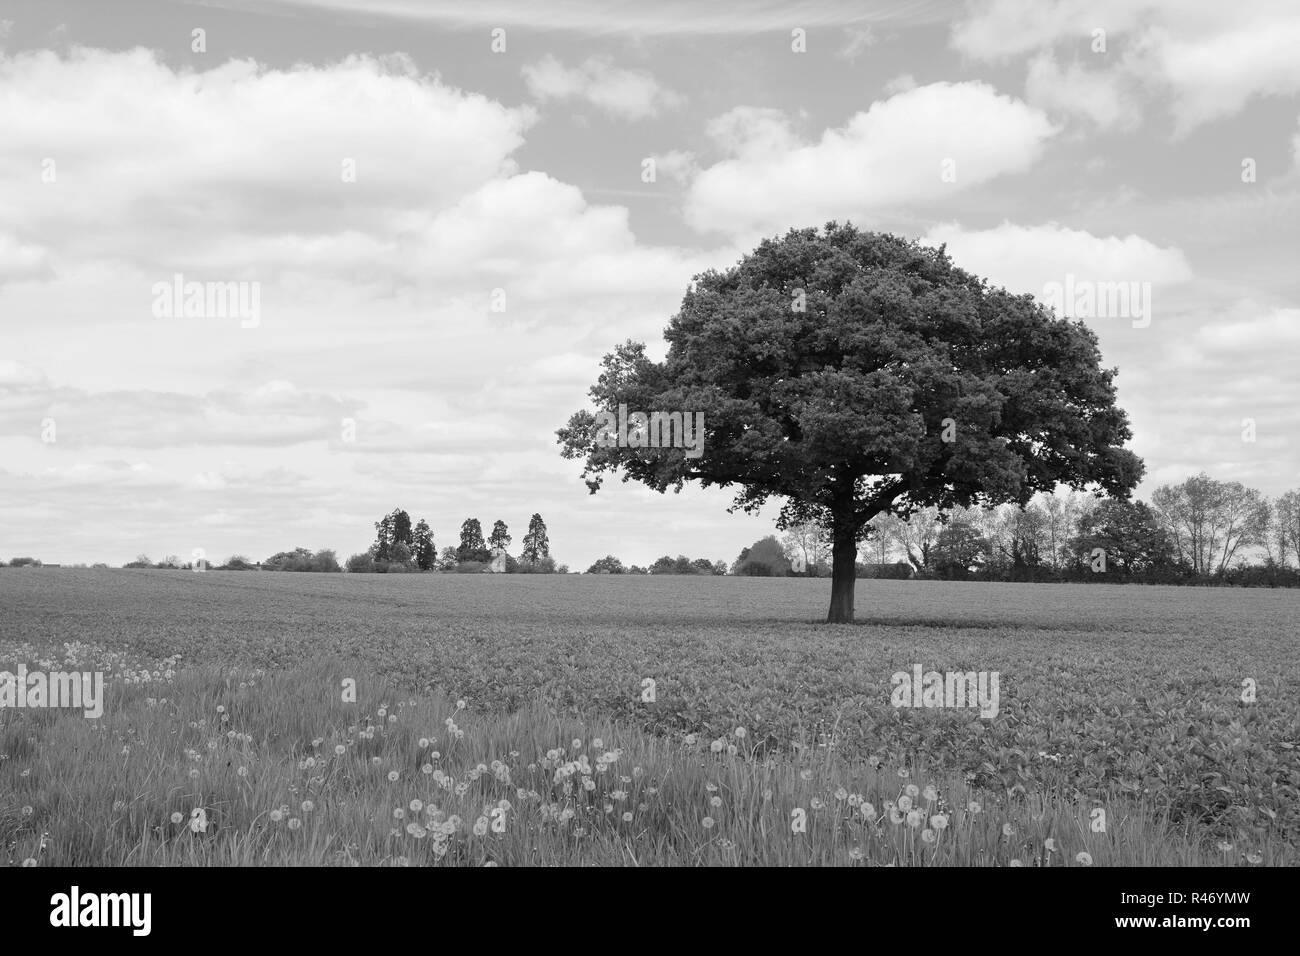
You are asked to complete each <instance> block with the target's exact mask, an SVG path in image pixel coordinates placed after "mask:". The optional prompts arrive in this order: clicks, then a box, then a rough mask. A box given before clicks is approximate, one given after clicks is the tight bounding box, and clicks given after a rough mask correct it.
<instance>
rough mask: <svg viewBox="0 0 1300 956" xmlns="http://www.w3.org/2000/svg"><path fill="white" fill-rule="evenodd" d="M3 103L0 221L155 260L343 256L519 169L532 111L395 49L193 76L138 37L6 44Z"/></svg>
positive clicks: (78, 252)
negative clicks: (92, 44) (226, 248)
mask: <svg viewBox="0 0 1300 956" xmlns="http://www.w3.org/2000/svg"><path fill="white" fill-rule="evenodd" d="M0 102H4V104H5V131H4V137H5V143H4V150H3V151H0V221H3V222H4V223H5V224H6V225H7V226H9V227H10V228H13V229H16V230H18V232H19V234H20V235H24V236H26V237H27V238H28V241H30V242H36V243H40V244H42V245H45V246H48V247H57V248H58V249H59V250H60V254H61V258H63V257H66V256H73V257H81V258H94V257H105V258H111V259H114V260H117V261H120V260H122V259H127V260H136V261H137V262H139V263H141V264H148V265H151V266H155V267H158V266H160V267H162V268H164V269H166V267H167V266H169V265H170V264H171V263H172V262H173V261H174V257H175V254H176V253H177V252H178V251H179V252H180V253H181V254H183V255H184V256H186V257H189V258H190V259H191V260H197V261H204V262H207V263H208V264H209V265H210V266H213V267H215V266H214V263H215V262H216V261H217V256H215V255H214V252H219V251H220V248H221V246H222V244H223V243H224V244H227V245H238V244H240V243H243V242H246V241H254V242H259V243H261V244H262V245H261V248H260V249H258V253H259V256H258V258H257V259H256V260H252V261H257V262H258V263H259V265H260V267H261V268H263V269H271V270H273V269H274V268H275V267H276V265H277V260H276V259H275V258H272V259H270V260H268V259H266V258H263V256H266V255H271V256H279V257H280V258H281V259H283V260H286V261H288V262H290V263H292V262H293V261H295V259H298V260H301V259H302V258H311V259H315V258H317V257H318V256H321V255H326V256H328V255H329V253H330V246H331V245H337V246H340V247H341V248H340V253H341V254H346V252H347V251H348V250H347V244H348V243H353V244H355V242H356V241H357V240H356V239H349V237H351V236H356V235H358V234H362V235H364V234H375V233H380V234H382V233H386V232H390V231H391V230H392V229H393V228H394V222H396V223H397V226H398V227H399V228H400V225H401V216H402V215H403V214H405V212H406V211H407V210H410V209H412V208H417V209H420V210H425V211H429V210H437V209H440V208H446V207H448V206H450V205H452V204H453V203H454V202H455V201H456V200H457V199H459V198H460V197H461V196H462V195H464V194H465V193H466V192H468V191H471V190H473V189H475V188H477V187H478V186H480V185H482V184H483V183H485V182H487V181H489V180H490V179H492V178H494V177H496V176H498V175H501V174H503V173H505V174H508V173H510V172H513V171H514V164H513V162H512V161H511V160H510V158H509V156H510V153H511V152H512V151H514V150H515V149H516V148H517V147H518V146H519V145H520V144H521V143H522V141H523V139H522V137H523V131H524V130H525V129H526V128H527V126H528V125H529V123H530V122H531V121H532V113H531V111H530V110H528V109H517V110H512V109H507V108H505V107H503V106H501V105H500V104H498V103H494V102H492V101H491V100H488V99H486V98H484V97H482V96H477V95H472V94H466V93H462V92H460V91H458V90H455V89H452V88H449V87H447V86H444V85H443V84H442V83H441V82H439V81H438V80H437V79H436V78H432V77H427V76H420V75H419V74H418V72H417V71H416V70H415V67H414V65H413V64H412V63H411V61H410V60H408V59H406V58H404V57H386V58H382V59H375V58H371V57H363V56H352V57H349V58H348V59H346V60H344V61H342V62H340V63H336V64H333V65H330V66H320V67H315V66H298V67H294V68H292V69H287V70H273V69H265V68H262V67H259V66H258V65H257V64H256V63H253V62H252V61H248V60H231V61H228V62H226V63H224V64H222V65H220V66H217V67H214V68H213V69H210V70H207V71H204V72H191V71H189V70H173V69H172V68H171V67H169V66H167V65H165V64H163V63H162V62H160V61H159V60H158V58H157V57H156V56H155V54H153V53H152V52H150V51H147V50H143V49H136V50H131V51H126V52H109V51H104V50H92V49H84V48H76V49H74V50H72V51H71V52H70V53H69V54H68V55H67V56H60V55H58V54H56V53H53V52H48V51H42V52H35V53H24V54H20V55H18V56H15V57H2V56H0ZM47 158H48V159H51V160H53V161H54V171H55V175H56V179H55V181H54V182H52V183H42V181H41V179H40V175H41V172H42V169H43V167H42V163H43V161H44V160H45V159H47ZM347 160H354V161H355V164H356V182H351V183H349V182H345V181H344V163H345V161H347ZM123 222H129V223H131V228H130V229H128V230H124V229H122V228H121V224H122V223H123ZM322 246H323V248H322Z"/></svg>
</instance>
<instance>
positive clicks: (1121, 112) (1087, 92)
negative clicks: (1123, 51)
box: [1025, 53, 1139, 129]
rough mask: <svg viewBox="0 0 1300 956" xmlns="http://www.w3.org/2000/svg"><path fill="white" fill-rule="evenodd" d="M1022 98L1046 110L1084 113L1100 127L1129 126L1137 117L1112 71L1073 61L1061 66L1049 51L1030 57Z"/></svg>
mask: <svg viewBox="0 0 1300 956" xmlns="http://www.w3.org/2000/svg"><path fill="white" fill-rule="evenodd" d="M1025 99H1027V100H1028V101H1029V102H1030V103H1032V104H1033V105H1034V106H1038V107H1041V108H1042V109H1044V110H1047V111H1048V112H1049V113H1057V112H1062V113H1067V114H1073V115H1078V116H1083V117H1086V118H1087V119H1089V120H1090V121H1091V122H1092V123H1093V124H1094V125H1095V126H1098V127H1101V128H1108V127H1119V128H1125V129H1127V128H1132V127H1133V126H1134V125H1136V123H1137V121H1138V118H1139V113H1138V109H1137V107H1136V105H1135V104H1134V103H1133V102H1132V100H1131V98H1130V96H1129V95H1128V94H1127V93H1126V92H1125V91H1124V90H1123V88H1122V80H1121V78H1120V77H1119V76H1118V75H1117V74H1116V73H1114V72H1107V71H1102V70H1095V69H1088V68H1086V67H1084V66H1082V65H1081V64H1080V63H1078V62H1077V61H1076V62H1072V63H1070V64H1069V65H1068V66H1066V67H1065V68H1064V69H1062V68H1061V67H1060V66H1059V65H1058V64H1057V62H1056V58H1055V57H1054V56H1053V55H1052V54H1051V53H1043V54H1040V55H1038V56H1036V57H1034V59H1033V60H1032V61H1030V64H1029V75H1028V77H1027V78H1026V79H1025Z"/></svg>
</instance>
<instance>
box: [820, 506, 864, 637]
mask: <svg viewBox="0 0 1300 956" xmlns="http://www.w3.org/2000/svg"><path fill="white" fill-rule="evenodd" d="M833 542H834V543H833V546H832V550H831V610H830V613H829V614H828V615H827V616H826V623H827V624H852V623H853V586H854V584H855V583H856V579H857V576H858V574H857V561H858V538H857V528H855V527H853V524H852V522H851V521H847V520H843V519H840V518H836V519H835V530H834V535H833Z"/></svg>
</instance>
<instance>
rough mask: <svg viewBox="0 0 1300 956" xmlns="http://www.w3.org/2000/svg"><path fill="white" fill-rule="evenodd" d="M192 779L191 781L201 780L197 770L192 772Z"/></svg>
mask: <svg viewBox="0 0 1300 956" xmlns="http://www.w3.org/2000/svg"><path fill="white" fill-rule="evenodd" d="M190 779H191V780H197V779H199V772H198V771H197V770H191V771H190Z"/></svg>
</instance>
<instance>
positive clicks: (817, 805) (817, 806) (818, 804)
mask: <svg viewBox="0 0 1300 956" xmlns="http://www.w3.org/2000/svg"><path fill="white" fill-rule="evenodd" d="M808 805H809V806H810V807H812V808H813V809H814V810H821V809H824V808H825V806H826V804H824V803H822V801H821V799H820V798H819V797H813V798H812V799H811V800H810V801H808Z"/></svg>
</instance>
